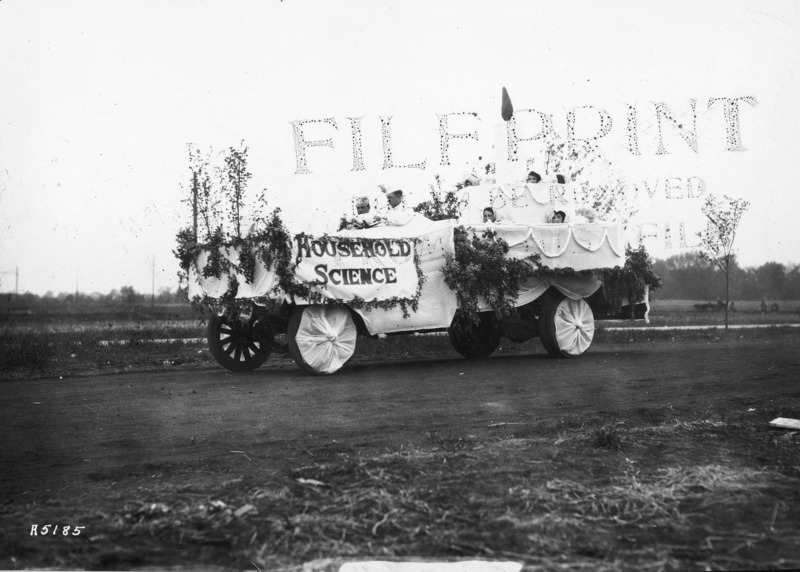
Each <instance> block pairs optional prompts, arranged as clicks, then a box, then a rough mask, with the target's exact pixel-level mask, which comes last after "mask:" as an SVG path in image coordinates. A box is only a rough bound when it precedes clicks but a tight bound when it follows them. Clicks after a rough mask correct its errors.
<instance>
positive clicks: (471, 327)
mask: <svg viewBox="0 0 800 572" xmlns="http://www.w3.org/2000/svg"><path fill="white" fill-rule="evenodd" d="M479 316H480V324H478V325H477V326H476V325H475V324H473V323H472V322H471V321H469V320H467V319H466V318H465V317H464V315H463V314H462V313H461V312H457V313H456V315H455V317H454V318H453V323H452V324H450V328H449V329H448V330H447V334H448V337H449V338H450V344H451V345H452V346H453V349H454V350H456V351H457V352H458V353H460V354H461V355H462V356H464V357H465V358H467V359H485V358H488V357H489V356H490V355H492V354H493V353H494V351H495V350H496V349H497V346H499V345H500V323H499V322H498V321H497V319H496V318H495V316H494V314H493V313H491V312H485V313H482V314H479Z"/></svg>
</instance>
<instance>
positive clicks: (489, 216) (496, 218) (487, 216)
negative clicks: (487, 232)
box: [483, 207, 514, 225]
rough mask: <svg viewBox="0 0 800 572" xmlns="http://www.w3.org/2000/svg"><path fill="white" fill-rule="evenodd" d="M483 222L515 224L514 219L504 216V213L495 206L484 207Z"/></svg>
mask: <svg viewBox="0 0 800 572" xmlns="http://www.w3.org/2000/svg"><path fill="white" fill-rule="evenodd" d="M483 224H502V225H509V224H514V221H513V220H511V219H510V218H508V217H507V216H503V213H500V212H497V211H496V210H494V208H493V207H486V208H485V209H483Z"/></svg>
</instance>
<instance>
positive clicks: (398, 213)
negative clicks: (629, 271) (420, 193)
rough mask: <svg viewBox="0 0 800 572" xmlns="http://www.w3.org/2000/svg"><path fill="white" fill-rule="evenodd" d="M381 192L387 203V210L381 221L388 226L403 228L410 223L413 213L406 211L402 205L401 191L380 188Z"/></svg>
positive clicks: (409, 210) (394, 188)
mask: <svg viewBox="0 0 800 572" xmlns="http://www.w3.org/2000/svg"><path fill="white" fill-rule="evenodd" d="M381 190H382V191H383V192H384V193H385V194H386V200H387V202H388V203H389V210H388V212H387V213H386V216H385V217H383V220H384V221H385V222H386V224H388V225H389V226H403V225H405V224H408V223H410V222H411V221H412V220H413V218H414V214H415V213H414V211H412V210H411V209H407V208H406V206H405V204H404V203H403V190H402V189H399V188H396V187H393V188H391V189H390V188H389V187H383V186H382V187H381Z"/></svg>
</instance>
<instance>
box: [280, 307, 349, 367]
mask: <svg viewBox="0 0 800 572" xmlns="http://www.w3.org/2000/svg"><path fill="white" fill-rule="evenodd" d="M286 338H287V339H288V341H289V354H290V355H291V356H292V358H293V359H294V361H295V362H297V365H299V366H300V367H302V368H303V369H304V370H306V371H307V372H308V373H311V374H313V375H330V374H332V373H336V372H337V371H339V370H340V369H342V367H344V365H345V364H346V363H347V361H348V360H349V359H350V358H351V357H353V353H355V351H356V340H357V338H358V333H357V331H356V325H355V323H354V322H353V316H352V315H350V310H349V309H348V308H345V307H342V306H298V307H297V308H295V309H294V311H293V312H292V317H291V319H290V320H289V328H288V331H287V334H286Z"/></svg>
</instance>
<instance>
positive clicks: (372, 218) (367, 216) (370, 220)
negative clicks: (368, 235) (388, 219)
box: [354, 197, 380, 228]
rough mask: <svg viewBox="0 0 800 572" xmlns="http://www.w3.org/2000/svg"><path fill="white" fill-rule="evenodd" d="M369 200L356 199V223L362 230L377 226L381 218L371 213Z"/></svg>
mask: <svg viewBox="0 0 800 572" xmlns="http://www.w3.org/2000/svg"><path fill="white" fill-rule="evenodd" d="M369 211H370V206H369V198H367V197H359V198H358V199H356V213H357V214H356V216H355V219H354V221H355V223H356V225H357V226H359V227H360V228H369V227H371V226H375V225H376V224H377V223H378V221H379V220H380V217H379V216H378V215H376V214H374V213H371V212H369Z"/></svg>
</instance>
